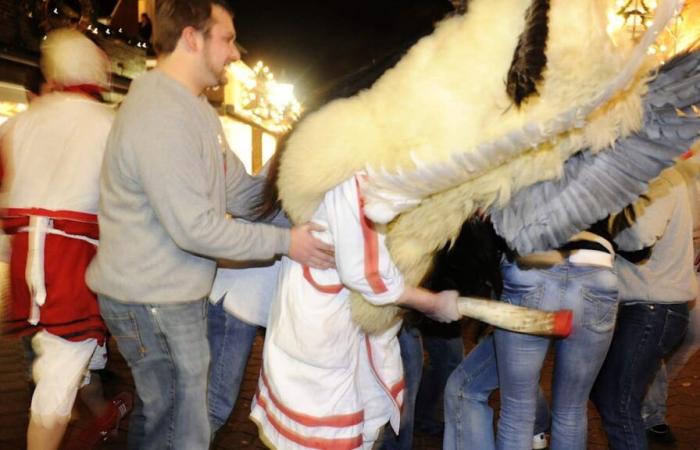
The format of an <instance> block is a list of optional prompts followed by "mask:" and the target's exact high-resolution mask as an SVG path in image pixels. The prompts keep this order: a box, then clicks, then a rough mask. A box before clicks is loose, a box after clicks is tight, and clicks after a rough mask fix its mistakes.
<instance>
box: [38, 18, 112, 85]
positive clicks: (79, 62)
mask: <svg viewBox="0 0 700 450" xmlns="http://www.w3.org/2000/svg"><path fill="white" fill-rule="evenodd" d="M41 71H42V73H43V74H44V77H45V78H46V79H47V80H49V81H54V82H56V83H58V84H60V85H62V86H77V85H95V86H99V87H102V88H107V87H109V73H110V63H109V59H108V58H107V55H106V54H105V53H104V52H103V51H102V50H100V48H99V47H98V46H97V45H95V43H94V42H92V41H91V40H90V39H88V38H87V37H85V35H83V34H82V33H80V32H79V31H77V30H73V29H68V28H63V29H59V30H55V31H51V32H50V33H49V34H48V35H47V36H46V39H44V41H43V42H42V44H41Z"/></svg>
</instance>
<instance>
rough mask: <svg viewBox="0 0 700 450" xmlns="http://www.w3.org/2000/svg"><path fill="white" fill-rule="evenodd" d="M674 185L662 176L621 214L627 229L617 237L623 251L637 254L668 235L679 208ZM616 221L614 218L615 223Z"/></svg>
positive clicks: (616, 240) (616, 239) (618, 244)
mask: <svg viewBox="0 0 700 450" xmlns="http://www.w3.org/2000/svg"><path fill="white" fill-rule="evenodd" d="M675 190H676V189H675V186H674V184H673V183H672V182H671V180H669V179H668V178H666V177H664V176H663V175H662V176H660V177H659V178H657V179H655V180H654V181H653V182H652V183H650V185H649V190H648V191H647V192H646V194H644V195H642V196H641V197H639V199H638V200H637V201H635V202H634V203H633V204H631V205H630V206H629V207H627V208H625V210H624V211H623V212H622V213H621V214H624V215H625V216H626V219H625V221H624V222H626V225H627V226H626V227H619V228H624V229H623V230H622V231H620V232H619V233H618V234H617V235H616V236H615V243H616V244H617V246H618V247H619V249H620V250H623V251H637V250H641V249H643V248H645V247H651V246H653V245H654V244H655V243H656V241H658V240H659V239H660V238H661V237H662V236H663V235H664V233H665V232H666V228H667V227H668V223H669V222H670V220H671V214H672V213H673V209H674V207H675V205H676V193H675ZM614 220H615V219H613V221H614Z"/></svg>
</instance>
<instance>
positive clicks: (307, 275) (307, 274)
mask: <svg viewBox="0 0 700 450" xmlns="http://www.w3.org/2000/svg"><path fill="white" fill-rule="evenodd" d="M302 267H303V268H304V279H305V280H306V281H308V282H309V284H310V285H311V286H313V287H314V289H316V290H317V291H319V292H323V293H324V294H337V293H338V292H340V291H342V290H343V285H342V284H325V285H324V284H318V283H316V280H314V279H313V277H312V276H311V269H309V266H302Z"/></svg>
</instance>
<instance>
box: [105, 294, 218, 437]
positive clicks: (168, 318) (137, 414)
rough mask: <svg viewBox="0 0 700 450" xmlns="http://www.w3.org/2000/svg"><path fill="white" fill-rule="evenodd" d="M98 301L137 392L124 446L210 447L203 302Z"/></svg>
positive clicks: (204, 301)
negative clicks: (144, 302)
mask: <svg viewBox="0 0 700 450" xmlns="http://www.w3.org/2000/svg"><path fill="white" fill-rule="evenodd" d="M98 298H99V302H100V312H101V314H102V317H103V318H104V321H105V323H106V324H107V327H108V328H109V331H110V333H111V334H112V336H113V337H114V339H115V341H116V342H117V346H118V348H119V352H120V353H121V354H122V356H123V357H124V359H125V360H126V362H127V363H128V364H129V368H130V369H131V374H132V376H133V378H134V384H135V385H136V393H137V394H138V395H137V399H136V402H135V405H134V411H133V412H132V414H131V421H130V424H129V436H128V439H127V446H128V448H129V449H139V450H152V449H182V450H200V449H202V450H203V449H207V448H209V438H210V427H209V418H208V417H207V373H208V370H209V345H208V343H207V333H206V331H207V328H206V311H207V310H206V300H204V299H202V300H196V301H192V302H187V303H177V304H136V303H123V302H120V301H117V300H114V299H112V298H109V297H106V296H103V295H99V296H98Z"/></svg>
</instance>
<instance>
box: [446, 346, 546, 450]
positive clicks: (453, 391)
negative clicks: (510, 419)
mask: <svg viewBox="0 0 700 450" xmlns="http://www.w3.org/2000/svg"><path fill="white" fill-rule="evenodd" d="M498 384H499V383H498V369H497V366H496V347H495V345H494V340H493V335H492V334H490V335H488V336H486V337H485V338H483V339H482V340H481V342H479V344H478V345H477V346H476V347H474V348H473V349H472V351H471V352H469V354H468V355H467V356H466V357H465V358H464V359H463V360H462V362H461V363H460V365H459V366H458V367H457V369H455V371H454V372H452V375H450V378H449V379H448V380H447V385H446V386H445V434H444V436H443V441H442V445H443V447H442V448H443V449H445V450H463V449H481V450H492V449H495V448H496V441H495V439H494V434H493V409H491V406H489V397H490V396H491V393H493V391H495V390H496V389H498ZM548 428H549V408H548V407H547V400H546V399H545V398H544V394H543V393H542V390H541V389H540V390H538V395H537V413H536V416H535V429H534V434H539V433H543V432H545V431H546V430H547V429H548ZM530 439H531V441H532V436H530Z"/></svg>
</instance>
